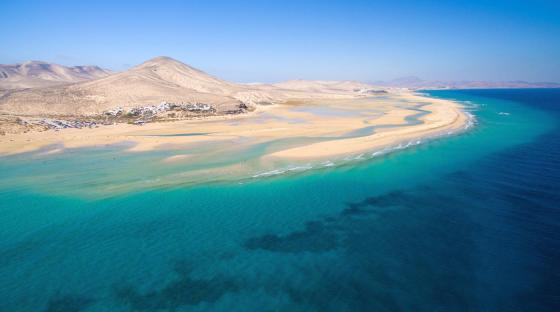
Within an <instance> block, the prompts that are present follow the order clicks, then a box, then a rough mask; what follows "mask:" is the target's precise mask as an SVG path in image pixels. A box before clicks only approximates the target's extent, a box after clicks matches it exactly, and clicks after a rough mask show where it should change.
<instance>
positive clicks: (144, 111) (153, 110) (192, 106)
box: [105, 102, 216, 117]
mask: <svg viewBox="0 0 560 312" xmlns="http://www.w3.org/2000/svg"><path fill="white" fill-rule="evenodd" d="M168 111H188V112H197V113H214V112H215V111H216V110H215V109H214V108H213V107H212V106H211V105H208V104H204V103H187V104H182V103H181V104H176V103H169V102H161V103H160V104H159V105H149V106H141V107H134V108H131V109H129V110H128V111H125V110H124V109H123V108H122V107H117V108H115V109H112V110H108V111H105V115H106V116H112V117H117V116H122V115H127V116H131V117H151V116H155V115H157V114H159V113H163V112H168Z"/></svg>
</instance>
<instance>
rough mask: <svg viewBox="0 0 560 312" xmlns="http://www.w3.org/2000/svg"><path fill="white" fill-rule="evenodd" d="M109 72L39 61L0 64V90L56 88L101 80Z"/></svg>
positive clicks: (90, 67)
mask: <svg viewBox="0 0 560 312" xmlns="http://www.w3.org/2000/svg"><path fill="white" fill-rule="evenodd" d="M110 74H111V72H110V71H109V70H106V69H103V68H100V67H98V66H73V67H67V66H62V65H58V64H50V63H46V62H40V61H29V62H25V63H22V64H15V65H2V64H0V89H23V88H40V87H49V86H56V85H62V84H68V83H75V82H81V81H86V80H92V79H97V78H102V77H105V76H108V75H110Z"/></svg>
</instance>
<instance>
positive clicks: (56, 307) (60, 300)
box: [45, 295, 95, 312]
mask: <svg viewBox="0 0 560 312" xmlns="http://www.w3.org/2000/svg"><path fill="white" fill-rule="evenodd" d="M94 303H95V300H94V299H91V298H89V297H85V296H80V295H65V296H54V297H53V298H51V299H50V300H49V302H48V303H47V308H46V309H45V312H80V311H84V310H85V309H87V308H89V307H90V306H91V305H92V304H94Z"/></svg>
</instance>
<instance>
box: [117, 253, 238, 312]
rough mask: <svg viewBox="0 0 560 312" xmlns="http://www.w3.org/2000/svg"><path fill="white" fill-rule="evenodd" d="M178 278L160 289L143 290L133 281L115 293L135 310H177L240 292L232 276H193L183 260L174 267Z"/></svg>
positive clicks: (118, 288) (120, 287)
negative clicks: (138, 288) (141, 291)
mask: <svg viewBox="0 0 560 312" xmlns="http://www.w3.org/2000/svg"><path fill="white" fill-rule="evenodd" d="M174 271H175V273H176V275H178V279H177V280H175V281H173V282H171V283H169V284H168V285H166V286H165V287H163V288H162V289H160V290H154V291H149V292H146V293H140V292H139V291H137V290H136V289H134V287H132V286H130V285H123V286H119V287H116V290H115V294H116V296H117V298H119V299H120V300H121V301H122V302H124V303H125V304H127V305H128V306H129V307H130V308H131V309H132V310H133V311H161V310H163V311H175V310H177V309H179V308H181V307H184V306H189V305H197V304H199V303H202V302H215V301H217V300H218V299H220V298H221V297H222V296H223V295H224V294H226V293H229V292H237V291H238V290H239V289H240V286H239V285H238V283H237V282H235V281H234V280H232V279H228V278H225V277H213V278H210V279H195V278H192V277H190V275H191V267H190V265H189V264H188V263H187V262H184V261H180V262H178V264H177V265H176V266H175V269H174Z"/></svg>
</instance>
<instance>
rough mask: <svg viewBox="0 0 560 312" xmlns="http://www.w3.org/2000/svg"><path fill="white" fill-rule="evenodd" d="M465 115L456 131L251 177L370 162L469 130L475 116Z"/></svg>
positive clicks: (291, 166) (287, 167)
mask: <svg viewBox="0 0 560 312" xmlns="http://www.w3.org/2000/svg"><path fill="white" fill-rule="evenodd" d="M466 114H467V122H466V123H465V126H464V127H463V128H461V129H459V130H458V131H457V130H450V131H441V132H439V133H435V134H432V135H429V136H425V137H422V138H416V139H413V140H409V141H405V142H399V143H398V144H396V145H391V146H386V147H384V148H382V149H379V150H374V151H370V152H363V153H360V154H352V155H346V156H344V157H342V158H339V159H330V160H322V161H321V162H318V163H307V164H304V165H301V164H299V165H289V166H286V167H283V168H278V169H274V170H270V171H264V172H259V173H256V174H254V175H252V176H251V177H252V178H266V177H272V176H278V175H282V174H289V173H297V172H302V171H307V170H313V169H326V168H329V167H335V166H341V165H345V164H350V163H355V162H362V161H367V160H371V159H373V158H375V157H379V156H383V155H386V154H389V153H391V152H394V151H398V150H405V149H408V148H411V147H413V146H418V145H420V144H422V143H425V142H429V141H431V140H435V139H438V138H441V137H446V136H450V135H454V134H457V133H460V132H463V131H466V130H468V129H470V128H472V127H473V126H474V125H475V124H476V116H475V115H474V114H471V113H469V112H466Z"/></svg>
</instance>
